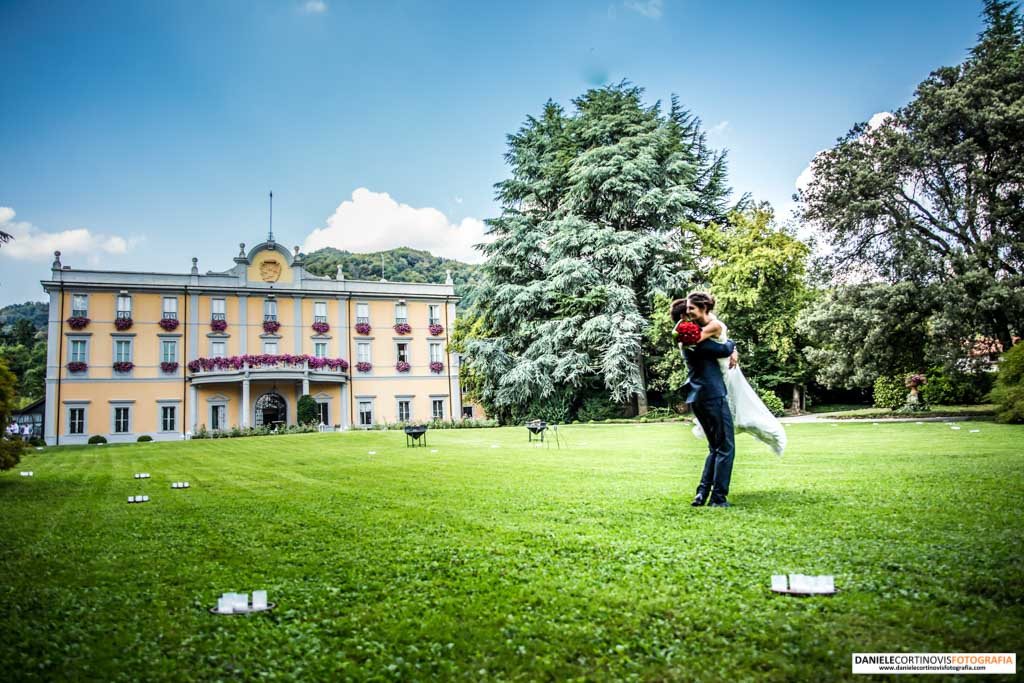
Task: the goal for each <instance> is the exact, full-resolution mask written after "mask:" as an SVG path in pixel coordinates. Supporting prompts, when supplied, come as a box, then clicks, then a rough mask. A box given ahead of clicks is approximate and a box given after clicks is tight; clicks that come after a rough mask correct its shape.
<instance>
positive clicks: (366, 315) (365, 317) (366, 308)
mask: <svg viewBox="0 0 1024 683" xmlns="http://www.w3.org/2000/svg"><path fill="white" fill-rule="evenodd" d="M356 322H357V323H367V324H369V322H370V304H356Z"/></svg>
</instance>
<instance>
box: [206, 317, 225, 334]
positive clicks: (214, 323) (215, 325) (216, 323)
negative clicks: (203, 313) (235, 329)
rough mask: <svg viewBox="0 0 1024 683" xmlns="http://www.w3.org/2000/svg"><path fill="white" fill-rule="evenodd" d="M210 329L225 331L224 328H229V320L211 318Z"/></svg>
mask: <svg viewBox="0 0 1024 683" xmlns="http://www.w3.org/2000/svg"><path fill="white" fill-rule="evenodd" d="M210 329H211V330H213V331H214V332H223V331H224V330H226V329H228V321H227V320H211V321H210Z"/></svg>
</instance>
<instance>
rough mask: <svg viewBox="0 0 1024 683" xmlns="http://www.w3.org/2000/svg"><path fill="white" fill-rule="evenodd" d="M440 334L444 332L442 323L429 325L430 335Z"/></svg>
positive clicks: (438, 335) (436, 335) (437, 335)
mask: <svg viewBox="0 0 1024 683" xmlns="http://www.w3.org/2000/svg"><path fill="white" fill-rule="evenodd" d="M442 334H444V325H441V324H440V323H434V324H433V325H431V326H430V335H431V336H432V337H440V336H441V335H442Z"/></svg>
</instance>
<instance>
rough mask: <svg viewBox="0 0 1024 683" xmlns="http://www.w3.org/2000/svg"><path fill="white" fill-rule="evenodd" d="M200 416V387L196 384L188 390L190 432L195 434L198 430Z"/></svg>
mask: <svg viewBox="0 0 1024 683" xmlns="http://www.w3.org/2000/svg"><path fill="white" fill-rule="evenodd" d="M198 415H199V387H197V386H196V385H195V384H191V385H189V388H188V430H189V431H190V432H192V433H195V431H196V429H197V428H198V426H199V425H198V424H197V422H198Z"/></svg>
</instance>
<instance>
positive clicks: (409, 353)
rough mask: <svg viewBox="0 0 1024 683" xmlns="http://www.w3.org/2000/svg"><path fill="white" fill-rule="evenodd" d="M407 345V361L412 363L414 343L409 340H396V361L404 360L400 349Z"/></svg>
mask: <svg viewBox="0 0 1024 683" xmlns="http://www.w3.org/2000/svg"><path fill="white" fill-rule="evenodd" d="M403 346H404V347H405V358H404V360H405V362H406V363H408V364H409V365H412V344H411V343H410V342H409V341H408V340H402V341H396V342H395V363H396V364H397V363H398V362H400V361H402V360H403V358H402V357H401V355H400V351H399V349H401V348H402V347H403Z"/></svg>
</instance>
